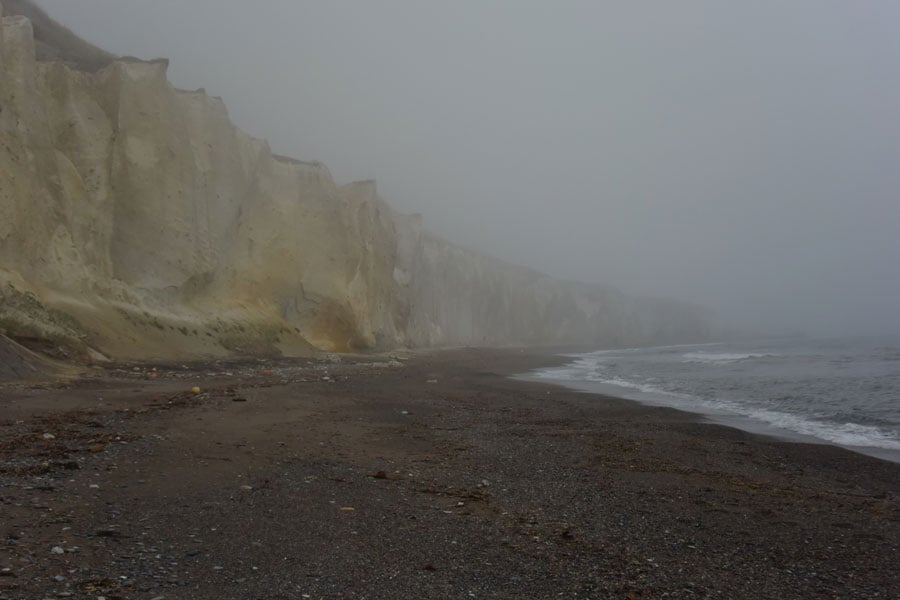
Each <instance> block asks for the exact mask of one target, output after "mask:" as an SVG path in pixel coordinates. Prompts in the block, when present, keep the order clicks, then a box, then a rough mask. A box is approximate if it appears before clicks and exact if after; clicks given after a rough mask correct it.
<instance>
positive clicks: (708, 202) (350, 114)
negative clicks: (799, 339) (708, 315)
mask: <svg viewBox="0 0 900 600" xmlns="http://www.w3.org/2000/svg"><path fill="white" fill-rule="evenodd" d="M40 4H41V5H42V6H43V7H44V8H45V9H47V10H48V12H49V13H50V14H51V16H53V17H55V18H56V19H58V20H60V21H62V22H63V23H65V24H66V25H68V26H69V27H70V28H71V29H73V30H74V31H75V32H76V33H78V34H80V35H82V36H83V37H85V38H87V39H88V40H90V41H92V42H93V43H95V44H97V45H100V46H102V47H104V48H106V49H108V50H110V51H113V52H115V53H118V54H129V55H135V56H140V57H142V58H154V57H158V56H165V57H169V58H170V59H171V61H172V62H171V67H170V72H169V73H170V78H171V79H172V80H173V82H174V83H175V85H177V86H179V87H183V88H188V89H195V88H198V87H204V88H206V90H207V91H208V92H209V93H210V94H213V95H218V96H222V97H223V98H224V99H225V102H226V104H227V105H228V107H229V110H230V113H231V115H232V118H233V120H234V121H235V122H236V123H237V124H238V126H240V127H241V128H242V129H244V130H245V131H247V132H249V133H251V134H253V135H255V136H259V137H264V138H266V139H268V140H269V142H270V143H271V145H272V147H273V149H274V150H275V151H276V152H278V153H281V154H287V155H291V156H295V157H298V158H301V159H304V160H312V159H317V160H321V161H323V162H325V163H326V164H327V165H328V166H329V168H330V169H331V171H332V173H333V174H334V175H335V177H336V178H337V180H338V181H339V182H341V183H346V182H350V181H352V180H357V179H369V178H374V179H377V180H378V185H379V189H380V192H381V194H382V196H384V197H385V198H386V199H387V200H388V201H389V202H390V203H391V204H392V205H393V206H394V207H395V208H397V209H399V210H402V211H404V212H420V213H423V215H424V217H425V222H426V225H427V226H428V227H429V228H430V229H431V230H433V231H435V232H438V233H440V234H441V235H443V236H445V237H447V238H449V239H451V240H454V241H457V242H460V243H463V244H466V245H469V246H471V247H474V248H477V249H479V250H482V251H485V252H488V253H491V254H493V255H495V256H498V257H500V258H503V259H506V260H509V261H512V262H516V263H519V264H525V265H528V266H532V267H536V268H538V269H541V270H543V271H546V272H548V273H550V274H552V275H555V276H558V277H562V278H568V279H577V280H583V281H590V282H601V283H608V284H612V285H614V286H617V287H619V288H620V289H622V290H624V291H626V292H629V293H634V294H643V295H651V296H658V297H671V298H678V299H683V300H687V301H691V302H696V303H699V304H702V305H704V306H707V307H710V308H712V309H714V310H715V311H716V313H717V314H718V315H719V317H720V318H721V320H722V321H723V323H725V324H726V325H728V326H734V327H740V328H744V329H747V330H753V331H764V332H794V331H800V330H803V331H807V332H808V333H810V334H817V335H838V334H856V333H859V334H873V333H889V332H891V333H897V332H900V267H898V263H900V77H898V73H900V3H897V2H895V1H894V0H885V1H883V2H875V1H859V2H846V1H845V0H792V1H791V2H784V1H783V0H754V1H753V2H740V3H739V2H721V0H709V1H706V2H699V1H687V0H682V1H680V2H671V1H668V0H659V1H656V2H650V1H647V2H635V1H634V0H623V1H621V2H612V1H605V2H594V1H583V2H576V1H568V2H546V1H540V2H539V1H527V2H526V1H524V0H515V1H513V0H509V1H505V2H500V1H493V2H486V1H484V0H463V1H461V0H457V1H455V2H438V1H432V2H425V1H422V0H404V1H400V0H378V1H372V0H357V1H353V2H350V1H339V0H329V1H328V2H325V1H321V2H312V1H308V2H307V1H302V2H301V1H296V0H267V1H261V2H252V3H251V2H246V1H241V2H238V1H235V0H177V1H176V0H153V1H147V0H142V1H137V0H79V1H78V2H72V1H71V0H40Z"/></svg>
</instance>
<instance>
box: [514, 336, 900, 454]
mask: <svg viewBox="0 0 900 600" xmlns="http://www.w3.org/2000/svg"><path fill="white" fill-rule="evenodd" d="M567 356H569V357H570V358H571V359H572V360H571V362H570V363H568V364H566V365H564V366H561V367H553V368H546V369H540V370H537V371H535V372H533V373H531V374H529V378H534V379H539V380H550V381H554V382H558V383H561V384H565V385H568V386H570V387H574V388H577V389H581V390H585V391H593V392H600V393H607V394H613V395H617V396H621V397H625V398H630V399H633V400H638V401H641V402H645V403H648V404H655V405H664V406H672V407H675V408H680V409H683V410H690V411H694V412H699V413H702V414H705V415H708V416H710V417H713V418H714V419H716V420H719V421H723V422H726V423H729V424H732V425H736V426H739V427H742V428H744V429H749V430H752V431H757V432H763V433H769V434H774V435H780V436H782V437H789V438H794V439H803V440H806V441H821V442H828V443H832V444H837V445H840V446H844V447H848V448H852V449H854V450H858V451H862V452H866V453H868V454H873V455H876V456H880V457H882V458H887V459H889V460H894V461H896V462H900V338H898V337H890V338H866V339H833V340H810V339H806V338H803V339H778V340H768V341H755V342H741V343H718V344H703V345H693V346H665V347H655V348H634V349H626V350H604V351H597V352H589V353H584V354H573V355H567Z"/></svg>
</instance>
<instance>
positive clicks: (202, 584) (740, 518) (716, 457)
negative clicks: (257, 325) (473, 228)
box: [0, 349, 900, 599]
mask: <svg viewBox="0 0 900 600" xmlns="http://www.w3.org/2000/svg"><path fill="white" fill-rule="evenodd" d="M555 360H560V361H561V360H562V357H554V355H553V351H550V350H540V351H533V350H511V349H506V350H478V349H458V350H452V351H440V352H428V353H421V354H419V353H417V354H413V355H400V354H397V355H394V356H393V357H392V356H383V357H382V356H379V357H344V358H340V359H330V360H329V359H306V360H293V361H288V360H279V361H251V362H248V363H244V364H240V365H237V364H233V363H227V364H226V363H208V364H206V365H200V364H198V365H190V366H189V368H188V369H182V368H180V367H176V368H171V369H162V368H159V367H158V370H157V371H155V372H154V371H151V370H149V369H150V368H149V367H133V366H132V367H130V368H127V367H118V368H115V369H111V370H107V371H104V372H101V373H99V375H100V376H92V377H87V378H83V379H80V380H77V381H74V382H70V383H69V384H62V385H57V386H46V387H44V388H41V387H20V386H19V387H17V386H13V387H9V386H7V387H4V388H0V410H2V414H3V418H2V420H0V496H2V499H3V504H2V505H0V512H2V517H3V518H0V535H2V536H4V537H3V538H2V539H3V540H4V541H3V542H0V572H2V573H4V575H3V576H0V597H3V596H7V597H10V598H32V597H34V598H44V597H48V596H50V595H56V594H59V593H72V594H73V595H74V597H86V598H87V597H90V598H96V597H97V596H98V595H103V596H105V597H107V598H110V597H116V596H118V597H123V598H126V597H127V598H132V597H134V598H145V597H146V598H148V599H150V598H155V597H157V596H159V595H164V596H165V597H167V598H181V597H191V598H220V597H234V598H264V597H265V598H269V597H283V598H298V599H299V598H305V597H310V598H357V597H358V598H363V597H365V598H397V597H432V598H458V597H466V596H468V595H469V594H470V593H472V594H475V595H476V597H490V598H523V597H524V598H528V597H550V596H556V595H558V594H560V593H562V594H563V595H565V596H566V597H574V596H575V595H576V594H577V595H578V597H586V598H627V597H647V598H655V597H663V596H666V597H670V598H699V597H743V598H770V597H781V598H809V597H818V596H827V597H834V596H840V597H868V598H890V597H896V596H897V595H900V580H898V577H897V576H896V573H895V565H896V563H897V560H898V558H900V465H898V464H896V463H892V462H888V461H884V460H879V459H877V458H871V457H867V456H864V455H860V454H856V453H854V452H851V451H849V450H844V449H841V448H839V447H836V446H830V445H824V444H823V445H812V444H803V443H796V442H785V441H781V440H777V439H773V438H769V437H765V436H760V435H754V434H751V433H747V432H744V431H741V430H739V429H734V428H731V427H726V426H722V425H718V424H713V423H708V422H704V421H702V420H701V419H702V416H699V415H696V414H693V413H688V412H684V411H680V410H676V409H671V408H660V407H651V406H645V405H642V404H639V403H637V402H636V401H633V400H627V399H621V398H614V397H609V396H599V395H590V396H589V395H586V394H584V393H582V392H576V391H572V390H568V389H566V388H564V387H560V386H559V385H557V384H556V382H541V383H532V382H524V381H520V380H517V379H513V378H511V377H510V376H512V375H515V374H517V373H523V372H526V371H529V370H531V369H532V368H536V367H542V366H548V365H550V364H552V363H553V362H554V361H555ZM134 369H137V370H134ZM153 373H155V375H152V374H153ZM193 386H198V387H200V388H201V393H200V394H198V395H194V394H192V393H191V391H190V389H191V387H193ZM46 434H49V436H51V437H46ZM56 548H59V549H60V550H61V551H62V553H61V554H57V553H55V549H56ZM3 569H8V571H3ZM58 577H61V578H62V579H58ZM629 595H630V596H629Z"/></svg>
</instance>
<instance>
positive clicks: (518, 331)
mask: <svg viewBox="0 0 900 600" xmlns="http://www.w3.org/2000/svg"><path fill="white" fill-rule="evenodd" d="M167 64H168V63H167V62H166V61H164V60H157V61H140V60H136V59H117V60H110V61H108V64H106V66H103V67H102V68H99V69H98V70H96V71H93V72H91V71H88V70H78V69H76V68H72V67H71V66H69V65H67V64H66V63H65V62H64V61H62V60H37V57H36V42H35V38H34V31H33V28H32V23H31V22H30V21H29V20H28V19H27V18H25V17H23V16H4V17H3V18H2V28H0V333H6V334H7V335H9V336H10V337H13V338H15V339H19V340H26V341H31V342H32V343H37V344H44V345H45V346H46V347H47V348H51V347H62V348H65V349H66V350H65V351H66V352H73V351H74V352H83V353H86V354H91V355H95V356H96V355H99V354H100V353H102V354H104V355H106V356H109V357H116V358H123V359H142V358H151V357H172V358H174V357H191V356H194V357H200V356H221V355H227V354H230V353H238V354H264V353H284V354H302V353H306V352H309V351H311V350H314V349H318V350H325V351H352V350H366V349H388V348H394V347H404V346H405V347H421V346H443V345H476V344H477V345H501V344H560V343H606V344H613V343H615V344H639V343H650V342H669V341H676V340H686V339H698V338H701V337H702V336H703V335H704V328H705V323H704V320H703V318H702V316H701V314H700V311H698V310H697V309H694V308H691V307H688V306H684V305H680V304H677V303H669V302H648V301H641V300H635V299H631V298H628V297H626V296H624V295H622V294H620V293H618V292H616V291H615V290H611V289H608V288H601V287H597V286H588V285H583V284H576V283H568V282H560V281H557V280H554V279H553V278H550V277H548V276H546V275H543V274H541V273H538V272H535V271H533V270H530V269H526V268H522V267H517V266H513V265H510V264H507V263H504V262H502V261H499V260H496V259H493V258H490V257H487V256H483V255H480V254H477V253H475V252H471V251H469V250H466V249H464V248H462V247H459V246H456V245H454V244H452V243H449V242H447V241H444V240H442V239H440V238H438V237H436V236H433V235H431V234H429V233H428V232H427V231H426V230H424V229H423V227H422V223H421V220H420V219H419V218H418V217H416V216H407V215H402V214H398V213H396V212H395V211H393V210H392V209H391V208H390V207H389V206H388V205H387V204H386V203H385V202H384V201H383V200H382V199H381V198H380V197H379V196H378V194H377V192H376V189H375V185H374V183H372V182H362V183H354V184H351V185H347V186H343V187H341V186H338V185H336V184H335V182H334V180H333V179H332V177H331V175H330V174H329V172H328V169H327V168H326V167H325V166H323V165H322V164H319V163H309V162H301V161H296V160H292V159H287V158H284V157H278V156H275V155H273V153H272V152H271V151H270V149H269V147H268V145H267V144H266V142H265V141H262V140H259V139H255V138H252V137H250V136H249V135H247V134H245V133H243V132H242V131H240V130H239V129H237V128H236V127H235V126H234V124H232V123H231V121H230V120H229V118H228V113H227V110H226V108H225V106H224V104H223V103H222V101H221V100H220V99H218V98H212V97H209V96H208V95H206V94H205V93H204V92H202V91H198V92H185V91H180V90H177V89H175V88H174V87H173V86H172V85H171V84H170V83H169V81H168V80H167V78H166V68H167Z"/></svg>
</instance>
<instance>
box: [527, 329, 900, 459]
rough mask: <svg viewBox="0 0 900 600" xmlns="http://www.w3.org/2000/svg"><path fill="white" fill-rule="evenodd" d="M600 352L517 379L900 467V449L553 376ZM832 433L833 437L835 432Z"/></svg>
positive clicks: (567, 355)
mask: <svg viewBox="0 0 900 600" xmlns="http://www.w3.org/2000/svg"><path fill="white" fill-rule="evenodd" d="M720 344H725V342H714V343H709V344H679V345H675V346H656V347H648V348H628V349H621V350H612V352H628V351H631V350H641V351H647V350H663V349H673V348H698V347H702V346H713V345H720ZM597 352H598V351H597V350H585V351H582V352H568V351H566V352H563V353H560V354H559V356H558V357H559V358H560V359H563V360H562V361H561V362H560V363H559V364H553V365H548V366H547V367H541V368H538V369H533V370H531V371H529V372H526V373H519V374H516V375H514V378H516V379H519V380H522V381H529V382H533V383H545V384H551V385H559V386H562V387H564V388H566V389H570V390H575V391H578V392H581V393H585V394H595V395H599V396H613V397H619V398H623V399H626V400H631V401H633V402H637V403H639V404H641V405H644V406H657V407H667V408H672V409H675V410H680V411H684V412H687V413H691V414H694V415H696V416H697V418H699V419H703V420H705V421H706V422H710V423H716V424H719V425H724V426H726V427H734V428H736V429H739V430H741V431H746V432H748V433H752V434H756V435H763V436H768V437H772V438H775V439H779V440H783V441H788V442H793V443H801V444H827V445H831V446H835V447H838V448H843V449H845V450H849V451H851V452H855V453H858V454H862V455H865V456H869V457H873V458H878V459H880V460H886V461H890V462H893V463H900V448H890V447H884V446H879V445H875V444H864V445H859V444H851V443H842V442H840V441H838V440H836V439H830V438H829V437H828V435H820V434H817V433H811V432H803V431H800V430H797V429H792V428H790V427H789V426H785V425H783V424H779V423H776V422H774V421H771V420H769V421H767V420H765V419H763V418H760V417H758V416H754V415H753V414H743V413H741V412H740V411H738V410H736V409H729V408H727V407H725V406H722V405H721V404H719V405H710V404H709V403H708V402H705V401H703V400H702V399H701V398H698V397H696V396H692V395H686V394H672V393H670V392H668V391H666V390H665V389H660V388H658V387H655V386H654V388H651V389H645V388H644V387H642V386H638V385H633V384H631V383H629V382H623V383H621V384H620V383H617V382H615V381H612V380H608V381H604V380H597V381H594V380H589V379H577V378H575V379H567V378H565V377H564V376H558V375H556V374H555V373H553V371H554V370H556V369H557V367H563V370H564V371H565V370H566V369H567V368H571V367H576V366H577V364H578V361H573V359H580V358H582V357H583V356H584V355H588V356H590V355H594V354H596V353H597ZM600 352H604V353H605V352H609V351H607V350H600ZM542 372H543V373H546V375H544V374H542ZM763 412H766V411H763ZM776 414H777V416H778V418H779V420H781V421H783V420H784V419H785V418H788V419H794V420H796V419H798V418H799V419H800V421H799V426H800V427H801V428H807V429H808V428H810V426H815V425H816V424H817V423H816V421H815V419H812V420H810V417H808V416H806V415H803V414H801V413H789V412H780V413H772V415H776ZM852 425H854V424H853V423H846V426H848V427H850V426H852ZM826 433H829V432H826ZM830 433H832V434H833V432H830Z"/></svg>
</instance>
